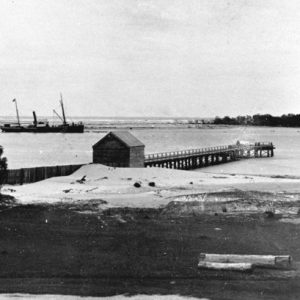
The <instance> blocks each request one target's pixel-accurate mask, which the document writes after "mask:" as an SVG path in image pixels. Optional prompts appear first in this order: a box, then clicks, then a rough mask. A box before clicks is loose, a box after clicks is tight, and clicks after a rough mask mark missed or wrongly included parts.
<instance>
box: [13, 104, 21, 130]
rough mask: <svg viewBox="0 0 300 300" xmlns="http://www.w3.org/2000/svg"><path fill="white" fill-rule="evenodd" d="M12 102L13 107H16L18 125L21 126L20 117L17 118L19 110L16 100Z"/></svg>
mask: <svg viewBox="0 0 300 300" xmlns="http://www.w3.org/2000/svg"><path fill="white" fill-rule="evenodd" d="M13 102H15V105H16V112H17V120H18V125H19V126H21V124H20V117H19V110H18V104H17V100H16V99H13Z"/></svg>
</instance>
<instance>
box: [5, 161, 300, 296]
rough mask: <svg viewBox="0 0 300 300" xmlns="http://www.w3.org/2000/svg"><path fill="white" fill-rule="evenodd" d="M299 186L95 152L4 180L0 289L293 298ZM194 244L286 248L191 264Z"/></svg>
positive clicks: (220, 248) (298, 272) (293, 180)
mask: <svg viewBox="0 0 300 300" xmlns="http://www.w3.org/2000/svg"><path fill="white" fill-rule="evenodd" d="M299 190H300V178H299V177H297V176H254V175H242V174H217V173H206V172H198V171H197V172H195V171H181V170H171V169H160V168H145V169H131V168H112V167H107V166H103V165H100V164H90V165H86V166H83V167H82V168H81V169H79V170H78V171H76V172H75V173H73V174H72V175H70V176H66V177H56V178H50V179H47V180H44V181H40V182H36V183H33V184H27V185H22V186H4V187H3V189H2V193H3V194H4V195H5V196H3V197H2V205H1V216H2V218H1V221H0V227H1V232H2V243H1V246H0V253H1V255H0V261H1V264H2V268H1V270H0V283H1V285H0V286H1V287H0V292H1V293H9V292H19V293H25V294H26V293H30V294H32V293H33V294H43V295H44V294H60V295H63V294H65V295H80V296H85V297H88V296H94V297H96V296H97V297H100V296H101V297H104V296H113V295H122V294H126V296H128V297H129V299H143V298H142V297H141V296H140V295H152V298H151V299H160V298H158V296H156V295H165V296H167V295H169V297H171V298H172V299H176V298H173V297H175V296H171V295H177V296H178V297H179V296H180V295H181V296H182V297H186V296H192V297H196V298H197V299H201V298H205V299H230V298H231V299H233V298H234V299H287V298H286V295H288V296H289V298H288V299H297V298H298V296H299V294H300V286H299V284H298V282H299V277H300V269H299V263H298V262H299V260H300V255H299V251H298V249H299V247H300V244H299V239H298V234H299V227H298V226H299V224H300V217H299V208H300V191H299ZM200 252H207V253H224V254H226V253H235V254H272V255H279V254H281V255H287V254H288V255H291V256H292V258H293V263H292V267H291V268H289V269H284V270H282V269H279V270H277V269H275V270H273V269H271V270H269V269H259V268H258V269H255V271H254V272H253V273H251V274H243V273H240V272H225V271H210V270H199V269H198V268H197V260H198V256H199V253H200ZM275 283H276V285H275ZM134 295H136V297H137V298H135V297H133V298H130V296H134ZM137 295H139V296H137ZM171 298H170V299H171ZM108 299H109V298H108ZM112 299H114V298H112ZM116 299H119V298H116ZM120 299H122V298H120ZM125 299H127V298H126V297H125ZM145 299H148V298H147V297H146V298H145ZM161 299H164V298H161ZM166 299H167V298H166ZM178 299H181V298H178Z"/></svg>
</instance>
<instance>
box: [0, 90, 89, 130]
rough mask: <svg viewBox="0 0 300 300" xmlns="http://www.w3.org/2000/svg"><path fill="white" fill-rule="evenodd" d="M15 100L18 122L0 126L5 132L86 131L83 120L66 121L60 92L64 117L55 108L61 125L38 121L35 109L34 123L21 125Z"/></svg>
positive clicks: (61, 102)
mask: <svg viewBox="0 0 300 300" xmlns="http://www.w3.org/2000/svg"><path fill="white" fill-rule="evenodd" d="M13 102H14V103H15V105H16V114H17V123H6V124H4V125H2V126H0V128H1V130H2V131H3V132H34V133H47V132H61V133H83V132H84V125H83V123H82V122H79V123H74V122H72V123H68V122H67V121H66V116H65V110H64V104H63V100H62V95H61V94H60V105H61V109H62V117H61V116H60V115H59V114H58V113H57V112H56V111H55V110H54V112H55V114H56V115H57V116H58V117H59V118H60V119H61V121H62V124H59V125H49V122H48V121H47V120H45V121H38V120H37V117H36V113H35V111H33V124H30V125H21V123H20V117H19V110H18V104H17V100H16V99H14V100H13Z"/></svg>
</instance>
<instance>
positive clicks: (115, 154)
mask: <svg viewBox="0 0 300 300" xmlns="http://www.w3.org/2000/svg"><path fill="white" fill-rule="evenodd" d="M144 161H145V145H144V144H143V143H142V142H141V141H139V140H138V139H137V138H136V137H135V136H133V135H132V134H131V133H130V132H128V131H111V132H109V133H108V134H107V135H106V136H105V137H103V138H102V139H101V140H100V141H98V142H97V143H96V144H95V145H94V146H93V163H98V164H103V165H107V166H113V167H127V168H128V167H129V168H144Z"/></svg>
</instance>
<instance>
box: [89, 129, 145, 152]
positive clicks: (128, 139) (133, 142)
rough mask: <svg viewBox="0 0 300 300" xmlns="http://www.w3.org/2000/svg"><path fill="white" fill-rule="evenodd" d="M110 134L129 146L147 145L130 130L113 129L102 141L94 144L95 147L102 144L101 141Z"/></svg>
mask: <svg viewBox="0 0 300 300" xmlns="http://www.w3.org/2000/svg"><path fill="white" fill-rule="evenodd" d="M110 136H112V137H114V138H116V139H117V140H119V141H120V142H121V143H122V144H124V145H125V146H127V147H145V145H144V144H143V143H142V142H141V141H140V140H138V139H137V138H136V137H135V136H134V135H132V134H131V133H130V132H128V131H111V132H109V133H108V134H107V135H106V136H104V137H103V138H102V139H101V140H100V141H98V142H97V143H96V144H95V145H94V146H93V148H94V147H97V146H98V145H100V144H101V142H102V141H104V139H106V138H107V137H110Z"/></svg>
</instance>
